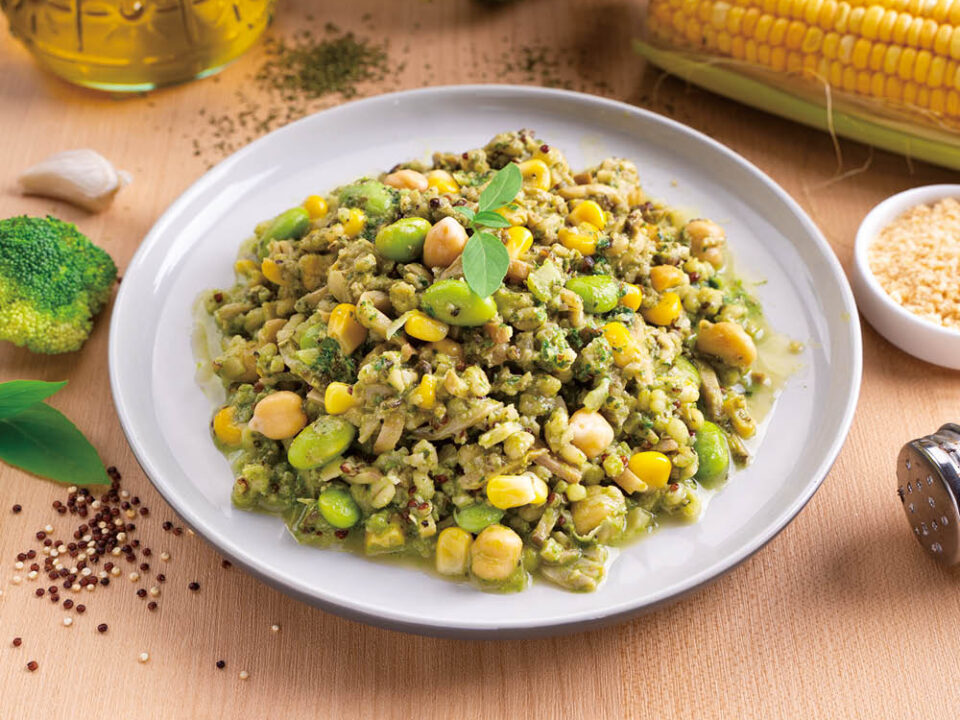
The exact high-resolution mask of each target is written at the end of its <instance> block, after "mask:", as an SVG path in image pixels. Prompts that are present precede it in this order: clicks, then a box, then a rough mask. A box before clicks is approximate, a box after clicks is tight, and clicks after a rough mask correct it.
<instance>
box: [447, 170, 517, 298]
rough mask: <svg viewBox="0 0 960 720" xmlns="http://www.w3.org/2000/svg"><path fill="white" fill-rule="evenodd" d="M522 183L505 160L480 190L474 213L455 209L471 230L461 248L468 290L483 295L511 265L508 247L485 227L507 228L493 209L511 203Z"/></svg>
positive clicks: (487, 292)
mask: <svg viewBox="0 0 960 720" xmlns="http://www.w3.org/2000/svg"><path fill="white" fill-rule="evenodd" d="M522 186H523V176H522V175H521V174H520V168H518V167H517V166H516V164H514V163H507V165H505V166H504V167H502V168H501V169H500V170H498V171H497V172H496V174H495V175H494V176H493V177H492V178H491V179H490V182H489V183H487V186H486V187H485V188H484V189H483V190H482V191H481V192H480V200H479V203H478V207H477V210H476V212H474V210H473V209H472V208H469V207H457V208H456V210H457V211H458V212H459V213H460V214H461V215H463V216H464V217H465V218H466V219H467V221H468V227H469V228H470V229H471V230H472V231H473V234H472V235H471V236H470V239H469V240H468V241H467V244H466V246H465V247H464V248H463V258H462V262H463V277H464V279H465V280H466V281H467V285H469V286H470V289H471V290H473V292H475V293H476V294H477V295H479V296H480V297H482V298H485V297H487V296H488V295H491V294H492V293H494V292H496V290H497V288H499V287H500V285H501V284H503V278H504V277H506V275H507V269H508V268H509V267H510V255H509V253H508V252H507V248H506V247H504V245H503V243H502V242H500V238H498V237H497V236H496V235H494V234H493V233H490V232H487V231H486V230H484V228H507V227H510V222H509V221H508V220H507V219H506V218H504V217H503V216H502V215H500V214H499V213H497V212H494V210H496V209H497V208H499V207H503V206H504V205H507V204H508V203H511V202H513V199H514V198H515V197H517V193H518V192H520V188H521V187H522Z"/></svg>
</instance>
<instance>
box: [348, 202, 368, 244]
mask: <svg viewBox="0 0 960 720" xmlns="http://www.w3.org/2000/svg"><path fill="white" fill-rule="evenodd" d="M366 224H367V216H366V215H364V214H363V211H362V210H358V209H357V208H350V214H349V217H348V218H347V221H346V222H345V223H343V232H344V233H346V235H347V237H351V238H352V237H356V236H357V235H359V234H360V233H361V232H363V228H364V226H366Z"/></svg>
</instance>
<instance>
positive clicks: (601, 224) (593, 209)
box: [567, 200, 607, 230]
mask: <svg viewBox="0 0 960 720" xmlns="http://www.w3.org/2000/svg"><path fill="white" fill-rule="evenodd" d="M567 218H568V219H570V220H572V221H573V224H574V225H579V224H580V223H585V222H586V223H590V224H591V225H593V226H594V227H595V228H596V229H597V230H603V228H605V227H606V226H607V214H606V213H605V212H604V211H603V208H602V207H600V206H599V205H598V204H597V203H596V202H594V201H593V200H584V201H583V202H581V203H579V204H578V205H577V206H576V207H575V208H574V209H573V210H572V211H571V212H570V214H569V215H568V216H567Z"/></svg>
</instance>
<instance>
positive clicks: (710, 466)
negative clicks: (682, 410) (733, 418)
mask: <svg viewBox="0 0 960 720" xmlns="http://www.w3.org/2000/svg"><path fill="white" fill-rule="evenodd" d="M693 449H694V451H695V452H696V453H697V458H698V459H699V465H698V467H697V474H696V475H695V477H696V479H697V481H698V482H699V483H700V484H701V485H703V486H704V487H706V488H710V487H715V486H717V485H719V484H720V483H722V482H723V481H724V480H726V479H727V472H728V471H729V470H730V448H729V446H728V445H727V436H726V435H724V434H723V430H721V429H720V428H719V427H717V426H716V425H714V424H713V423H712V422H709V421H705V422H704V423H703V426H702V427H701V428H700V429H699V430H697V437H696V439H695V440H694V442H693Z"/></svg>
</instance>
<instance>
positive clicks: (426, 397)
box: [410, 375, 437, 410]
mask: <svg viewBox="0 0 960 720" xmlns="http://www.w3.org/2000/svg"><path fill="white" fill-rule="evenodd" d="M410 402H411V403H413V404H414V405H416V406H417V407H419V408H423V409H424V410H432V409H433V406H434V405H435V404H436V402H437V379H436V378H435V377H434V376H433V375H424V376H423V377H422V378H421V379H420V384H419V385H417V388H416V390H414V391H413V392H412V393H410Z"/></svg>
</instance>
